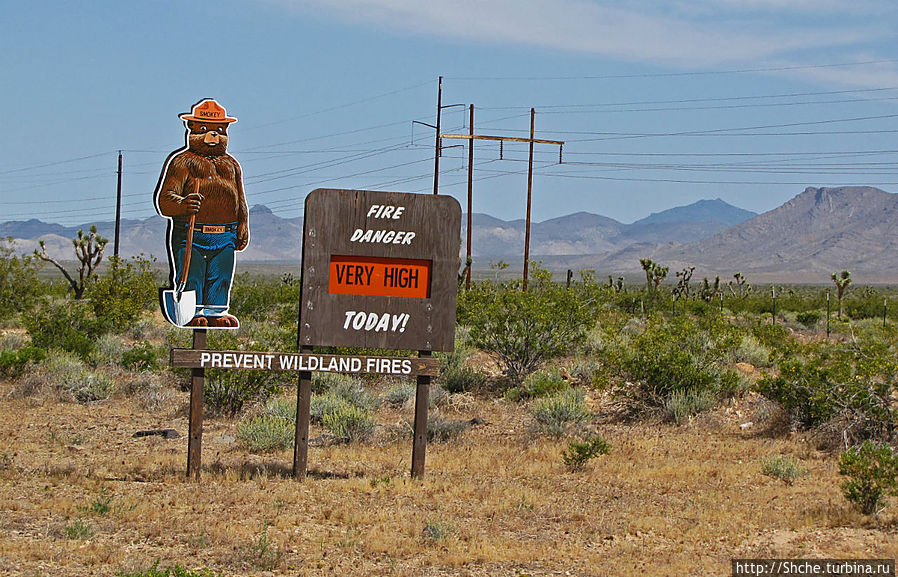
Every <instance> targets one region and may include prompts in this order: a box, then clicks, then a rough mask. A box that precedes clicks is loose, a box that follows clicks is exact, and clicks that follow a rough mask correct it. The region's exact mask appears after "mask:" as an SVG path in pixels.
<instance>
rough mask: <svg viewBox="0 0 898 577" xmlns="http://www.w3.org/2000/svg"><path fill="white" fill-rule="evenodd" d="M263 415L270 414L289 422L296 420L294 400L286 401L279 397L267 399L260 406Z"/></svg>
mask: <svg viewBox="0 0 898 577" xmlns="http://www.w3.org/2000/svg"><path fill="white" fill-rule="evenodd" d="M262 414H263V415H271V416H273V417H278V418H280V419H286V420H287V421H290V422H291V423H295V422H296V401H288V400H287V399H284V398H281V397H275V398H273V399H268V401H267V402H266V403H265V405H264V406H263V407H262Z"/></svg>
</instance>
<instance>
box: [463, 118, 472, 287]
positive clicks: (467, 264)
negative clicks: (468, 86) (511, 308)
mask: <svg viewBox="0 0 898 577" xmlns="http://www.w3.org/2000/svg"><path fill="white" fill-rule="evenodd" d="M470 124H471V128H470V129H469V133H470V134H471V140H470V141H468V234H467V236H468V238H467V245H466V248H465V267H466V270H467V273H466V274H465V289H466V290H469V289H470V288H471V227H472V222H473V221H472V216H471V204H472V202H473V198H474V105H473V104H472V105H471V122H470Z"/></svg>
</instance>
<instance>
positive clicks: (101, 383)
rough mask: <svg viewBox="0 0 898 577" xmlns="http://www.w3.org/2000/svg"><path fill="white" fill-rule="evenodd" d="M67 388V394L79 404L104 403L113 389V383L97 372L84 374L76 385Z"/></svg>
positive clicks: (110, 378)
mask: <svg viewBox="0 0 898 577" xmlns="http://www.w3.org/2000/svg"><path fill="white" fill-rule="evenodd" d="M72 385H73V386H71V387H67V390H68V392H69V393H70V394H71V395H72V397H73V398H74V399H75V400H76V401H78V402H79V403H91V402H94V401H105V400H106V399H108V398H109V397H110V396H111V395H112V391H113V390H114V389H115V381H113V380H112V377H110V376H109V375H107V374H106V373H101V372H97V371H87V372H85V373H84V374H83V375H82V376H81V379H80V382H78V383H72Z"/></svg>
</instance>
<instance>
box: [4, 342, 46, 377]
mask: <svg viewBox="0 0 898 577" xmlns="http://www.w3.org/2000/svg"><path fill="white" fill-rule="evenodd" d="M46 358H47V351H45V350H44V349H41V348H39V347H32V346H27V347H23V348H21V349H19V350H15V351H13V350H4V351H0V375H3V376H6V377H18V376H19V375H21V374H23V373H24V372H25V371H27V370H28V368H29V367H30V366H32V365H35V364H37V363H40V362H41V361H43V360H44V359H46Z"/></svg>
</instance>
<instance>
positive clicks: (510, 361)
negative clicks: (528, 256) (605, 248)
mask: <svg viewBox="0 0 898 577" xmlns="http://www.w3.org/2000/svg"><path fill="white" fill-rule="evenodd" d="M459 299H460V300H461V301H462V303H461V305H460V306H459V311H460V319H459V322H460V323H462V324H465V325H468V326H470V327H471V341H472V343H473V344H474V345H476V346H477V347H478V348H480V349H481V350H483V351H486V352H488V353H490V354H492V355H493V356H495V357H496V359H497V360H498V361H499V363H500V364H501V365H502V367H503V369H504V371H505V373H506V375H507V376H508V378H509V380H510V381H511V383H512V385H519V384H521V382H522V381H523V380H524V378H526V376H527V375H529V374H530V373H532V372H533V371H535V370H536V369H538V368H539V366H540V365H541V364H543V363H544V362H545V361H547V360H549V359H552V358H555V357H557V356H560V355H563V354H565V353H566V352H568V351H569V350H571V349H572V348H573V347H574V346H576V345H577V343H578V342H580V341H581V340H582V339H583V337H584V334H585V331H586V329H587V328H588V326H589V325H590V324H591V323H592V317H591V316H590V311H589V308H588V307H587V306H586V304H585V303H583V302H581V300H580V299H579V298H578V296H577V294H576V292H575V291H569V290H566V289H565V288H564V286H561V285H557V284H555V283H553V282H552V281H551V275H549V274H548V273H547V272H545V271H542V270H540V269H538V268H536V267H534V275H533V282H532V283H531V285H530V287H529V290H527V291H526V292H524V291H523V290H521V286H520V283H512V284H510V285H506V286H499V285H496V284H494V283H492V282H489V281H485V282H482V283H478V284H477V285H476V286H475V287H473V288H472V290H470V291H465V292H464V293H461V294H460V295H459Z"/></svg>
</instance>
